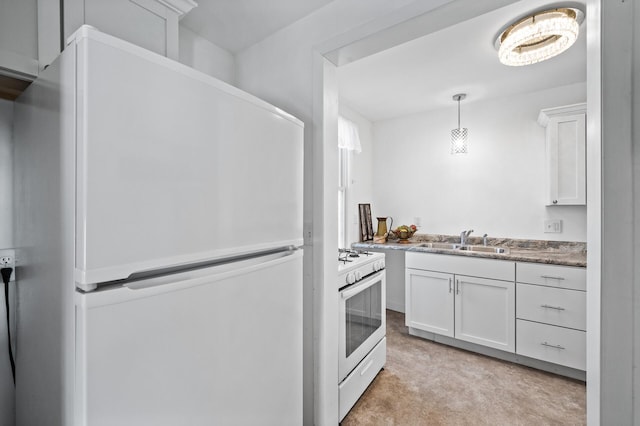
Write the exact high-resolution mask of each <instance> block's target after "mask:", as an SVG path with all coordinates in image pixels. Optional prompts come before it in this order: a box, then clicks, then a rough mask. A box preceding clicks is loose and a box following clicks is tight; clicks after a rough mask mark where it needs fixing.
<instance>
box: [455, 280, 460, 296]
mask: <svg viewBox="0 0 640 426" xmlns="http://www.w3.org/2000/svg"><path fill="white" fill-rule="evenodd" d="M456 294H460V280H456Z"/></svg>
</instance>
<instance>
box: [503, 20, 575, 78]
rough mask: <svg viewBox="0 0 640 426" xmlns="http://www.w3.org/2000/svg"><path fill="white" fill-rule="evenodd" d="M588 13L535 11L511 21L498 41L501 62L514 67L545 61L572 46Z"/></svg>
mask: <svg viewBox="0 0 640 426" xmlns="http://www.w3.org/2000/svg"><path fill="white" fill-rule="evenodd" d="M583 20H584V13H583V12H582V11H581V10H579V9H573V8H556V9H548V10H543V11H539V12H534V13H531V14H529V15H528V16H526V17H524V18H522V19H519V20H517V21H515V22H513V23H511V24H510V25H509V26H507V28H506V29H505V30H503V31H502V32H501V33H500V35H499V36H498V38H497V40H496V43H495V45H496V48H497V49H498V57H499V59H500V62H502V63H503V64H505V65H510V66H522V65H531V64H535V63H537V62H541V61H545V60H547V59H550V58H553V57H554V56H556V55H559V54H560V53H562V52H564V51H565V50H567V49H568V48H570V47H571V46H572V45H573V43H575V41H576V40H577V39H578V34H579V32H580V23H581V22H582V21H583Z"/></svg>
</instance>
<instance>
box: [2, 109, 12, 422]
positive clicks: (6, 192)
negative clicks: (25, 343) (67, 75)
mask: <svg viewBox="0 0 640 426" xmlns="http://www.w3.org/2000/svg"><path fill="white" fill-rule="evenodd" d="M12 121H13V102H9V101H6V100H4V99H0V249H5V248H13V201H12V200H13V184H12V182H13V167H12V163H11V157H12V151H13V148H12V144H11V135H12ZM0 288H2V291H1V292H0V294H1V296H0V424H2V425H12V424H14V416H15V400H14V388H13V379H12V378H11V364H10V363H9V355H8V353H7V324H6V322H5V321H6V312H5V308H4V304H5V301H4V284H2V283H1V282H0ZM13 290H14V288H13V285H12V286H11V291H12V294H15V292H14V291H13ZM11 299H13V298H11ZM13 300H15V299H13ZM12 313H14V314H15V304H13V306H12ZM12 316H13V318H12V324H13V325H15V316H14V315H12ZM12 328H13V327H12ZM13 329H14V330H15V328H13ZM12 337H13V341H14V342H15V331H12ZM14 348H15V346H14Z"/></svg>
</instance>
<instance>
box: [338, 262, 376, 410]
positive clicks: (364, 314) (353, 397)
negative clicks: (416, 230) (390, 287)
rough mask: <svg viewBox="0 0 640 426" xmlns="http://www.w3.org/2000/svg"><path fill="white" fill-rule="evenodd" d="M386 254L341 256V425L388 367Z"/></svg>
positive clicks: (339, 268)
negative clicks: (377, 376)
mask: <svg viewBox="0 0 640 426" xmlns="http://www.w3.org/2000/svg"><path fill="white" fill-rule="evenodd" d="M384 268H385V264H384V253H373V252H367V251H359V250H340V251H339V253H338V300H339V306H340V308H339V317H338V322H339V325H340V327H339V330H338V339H339V344H338V352H339V358H338V359H339V361H338V364H339V366H338V367H339V368H338V370H339V371H338V393H339V413H340V421H342V419H343V418H344V417H345V416H346V415H347V413H348V412H349V410H350V409H351V407H353V405H354V404H355V403H356V401H357V400H358V398H360V396H361V395H362V393H363V392H364V390H365V389H366V388H367V386H369V384H370V383H371V382H372V381H373V379H374V378H375V376H376V375H377V374H378V372H379V371H380V370H381V369H382V368H383V367H384V364H385V362H386V359H387V346H386V341H387V340H386V338H385V334H386V328H387V325H386V310H385V307H386V271H385V269H384Z"/></svg>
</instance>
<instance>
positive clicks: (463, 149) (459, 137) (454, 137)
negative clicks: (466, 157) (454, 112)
mask: <svg viewBox="0 0 640 426" xmlns="http://www.w3.org/2000/svg"><path fill="white" fill-rule="evenodd" d="M466 97H467V95H466V94H465V93H458V94H457V95H453V100H454V101H457V102H458V128H457V129H453V130H451V154H466V153H467V152H468V146H467V145H468V144H467V140H468V136H469V129H467V128H466V127H460V101H461V100H463V99H464V98H466Z"/></svg>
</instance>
